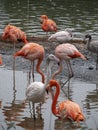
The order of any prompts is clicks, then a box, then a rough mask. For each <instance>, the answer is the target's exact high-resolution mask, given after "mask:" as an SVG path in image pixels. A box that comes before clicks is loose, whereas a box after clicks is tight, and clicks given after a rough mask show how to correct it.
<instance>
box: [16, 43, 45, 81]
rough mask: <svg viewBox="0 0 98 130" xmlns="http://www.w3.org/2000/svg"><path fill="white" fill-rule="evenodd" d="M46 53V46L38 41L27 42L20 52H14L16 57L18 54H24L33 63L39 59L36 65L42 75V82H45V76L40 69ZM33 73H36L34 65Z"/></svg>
mask: <svg viewBox="0 0 98 130" xmlns="http://www.w3.org/2000/svg"><path fill="white" fill-rule="evenodd" d="M44 55H45V51H44V47H43V46H41V45H39V44H37V43H33V42H31V43H28V44H25V45H24V46H23V47H22V48H21V49H20V50H19V51H18V52H16V53H15V54H14V58H15V57H16V56H22V57H24V58H25V59H28V60H30V61H31V63H32V62H34V61H35V60H38V62H37V65H36V71H37V72H38V73H39V74H40V75H41V76H42V82H43V83H44V81H45V76H44V74H43V72H42V71H41V69H40V65H41V63H42V61H43V58H44ZM30 72H31V71H30ZM33 73H34V66H33ZM33 73H32V75H33ZM33 78H34V76H33ZM33 80H34V79H33Z"/></svg>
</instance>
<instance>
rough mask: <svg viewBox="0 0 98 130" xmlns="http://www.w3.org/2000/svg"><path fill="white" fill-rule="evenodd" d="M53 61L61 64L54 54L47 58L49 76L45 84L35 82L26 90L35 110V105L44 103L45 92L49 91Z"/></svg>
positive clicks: (47, 75)
mask: <svg viewBox="0 0 98 130" xmlns="http://www.w3.org/2000/svg"><path fill="white" fill-rule="evenodd" d="M51 61H52V63H53V62H56V63H58V62H59V60H58V59H57V58H56V57H55V56H54V55H52V54H50V55H49V56H48V57H47V60H46V67H47V69H46V70H47V74H46V80H45V83H42V82H38V81H35V82H32V83H31V84H30V85H29V86H28V87H27V89H26V99H27V100H29V101H32V103H33V108H34V103H39V102H43V101H44V99H45V91H47V90H46V85H47V84H48V82H49V80H50V78H51V67H52V64H51ZM34 113H35V111H34ZM34 118H35V114H34Z"/></svg>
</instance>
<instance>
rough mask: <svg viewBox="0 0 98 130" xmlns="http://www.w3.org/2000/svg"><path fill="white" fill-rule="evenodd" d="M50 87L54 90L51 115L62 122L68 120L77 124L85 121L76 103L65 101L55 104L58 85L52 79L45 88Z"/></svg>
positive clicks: (58, 90)
mask: <svg viewBox="0 0 98 130" xmlns="http://www.w3.org/2000/svg"><path fill="white" fill-rule="evenodd" d="M52 87H55V88H56V92H55V94H54V97H53V101H52V106H51V109H52V113H53V114H54V115H55V116H56V117H58V118H60V119H62V120H63V119H69V120H73V121H76V122H77V123H78V124H79V122H80V121H84V119H85V118H84V115H83V113H82V110H81V108H80V106H79V105H78V104H77V103H75V102H73V101H71V100H65V101H62V102H60V103H59V104H57V100H58V97H59V94H60V85H59V83H58V82H57V81H56V80H53V79H52V80H50V82H49V84H48V85H47V88H52ZM52 96H53V95H52ZM57 106H58V107H57Z"/></svg>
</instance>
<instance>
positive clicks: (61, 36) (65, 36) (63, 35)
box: [48, 29, 73, 43]
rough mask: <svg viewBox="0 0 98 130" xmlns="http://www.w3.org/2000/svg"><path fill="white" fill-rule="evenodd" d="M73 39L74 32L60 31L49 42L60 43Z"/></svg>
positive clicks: (68, 30)
mask: <svg viewBox="0 0 98 130" xmlns="http://www.w3.org/2000/svg"><path fill="white" fill-rule="evenodd" d="M72 39H73V35H72V31H71V30H70V29H65V30H64V31H58V32H56V33H55V34H52V35H51V36H50V37H49V38H48V41H55V42H59V43H64V42H68V41H70V40H72Z"/></svg>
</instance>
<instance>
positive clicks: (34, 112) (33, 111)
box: [32, 102, 36, 119]
mask: <svg viewBox="0 0 98 130" xmlns="http://www.w3.org/2000/svg"><path fill="white" fill-rule="evenodd" d="M32 105H33V118H34V119H36V116H35V104H34V103H33V102H32Z"/></svg>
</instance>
